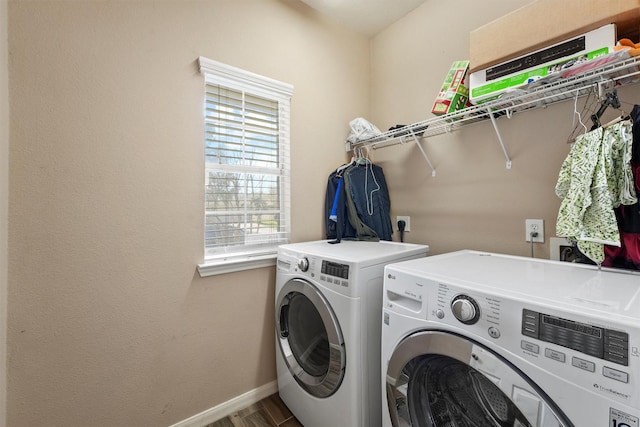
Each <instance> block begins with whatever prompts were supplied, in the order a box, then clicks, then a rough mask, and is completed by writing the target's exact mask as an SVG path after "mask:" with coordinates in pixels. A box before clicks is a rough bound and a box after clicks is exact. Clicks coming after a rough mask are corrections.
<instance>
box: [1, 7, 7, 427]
mask: <svg viewBox="0 0 640 427" xmlns="http://www.w3.org/2000/svg"><path fill="white" fill-rule="evenodd" d="M7 9H8V7H7V2H6V1H0V426H5V425H6V419H7V403H6V402H7V381H6V378H7V364H6V360H7V357H6V356H7V344H6V343H7V282H8V276H7V264H8V261H7V257H8V252H9V246H8V228H9V218H8V217H9V208H8V205H9V54H8V52H9V40H8V36H9V33H8V30H7V24H8V23H9V19H8V16H7Z"/></svg>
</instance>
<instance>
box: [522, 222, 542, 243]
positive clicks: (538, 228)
mask: <svg viewBox="0 0 640 427" xmlns="http://www.w3.org/2000/svg"><path fill="white" fill-rule="evenodd" d="M524 226H525V240H526V241H527V242H530V241H531V233H538V235H537V236H535V237H534V238H533V241H534V243H544V220H543V219H525V220H524Z"/></svg>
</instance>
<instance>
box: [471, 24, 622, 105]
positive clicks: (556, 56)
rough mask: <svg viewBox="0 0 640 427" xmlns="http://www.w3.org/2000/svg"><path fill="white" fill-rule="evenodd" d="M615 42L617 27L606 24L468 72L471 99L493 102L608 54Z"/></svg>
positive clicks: (474, 101) (478, 102)
mask: <svg viewBox="0 0 640 427" xmlns="http://www.w3.org/2000/svg"><path fill="white" fill-rule="evenodd" d="M615 43H616V26H615V24H607V25H603V26H602V27H600V28H596V29H595V30H592V31H589V32H587V33H585V34H581V35H579V36H576V37H574V38H572V39H569V40H565V41H563V42H561V43H557V44H555V45H551V46H550V47H547V48H544V49H541V50H537V51H532V52H529V53H527V54H526V55H524V56H520V57H517V58H514V59H511V60H509V61H506V62H504V63H501V64H497V65H494V66H492V67H489V68H485V69H482V70H478V71H474V72H472V73H470V75H469V100H470V101H471V103H472V104H475V105H477V104H480V103H483V102H486V101H490V100H492V99H494V98H496V97H498V96H501V95H502V94H503V93H505V92H508V91H513V90H516V89H518V88H524V87H525V86H526V85H528V84H529V83H533V82H535V81H537V80H538V79H542V78H545V77H551V76H553V75H558V74H561V73H562V72H563V71H564V70H567V69H570V68H571V67H573V66H577V65H579V64H583V63H586V62H589V61H593V60H596V59H599V58H602V57H606V56H609V54H611V53H612V52H613V50H614V46H615Z"/></svg>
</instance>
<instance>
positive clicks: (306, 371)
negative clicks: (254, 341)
mask: <svg viewBox="0 0 640 427" xmlns="http://www.w3.org/2000/svg"><path fill="white" fill-rule="evenodd" d="M276 334H277V337H278V343H279V344H280V345H279V347H280V351H281V352H282V355H283V356H284V360H285V361H286V364H287V367H288V368H289V372H290V373H291V375H293V378H295V380H296V381H297V383H298V384H300V386H301V387H302V388H304V389H305V390H306V391H308V392H309V393H310V394H311V395H313V396H316V397H321V398H322V397H328V396H331V395H332V394H333V393H335V392H336V390H337V389H338V387H340V384H341V383H342V379H343V378H344V370H345V364H346V353H345V346H344V339H343V338H342V332H341V331H340V325H339V324H338V320H337V318H336V316H335V314H334V313H333V310H332V309H331V306H330V305H329V303H328V301H327V300H326V298H325V297H324V296H323V295H322V294H321V293H320V291H318V289H317V288H316V287H315V286H313V285H312V284H311V283H309V282H307V281H305V280H302V279H291V280H289V281H288V282H287V283H286V284H285V285H284V287H283V288H282V290H281V291H280V293H279V295H278V297H277V298H276Z"/></svg>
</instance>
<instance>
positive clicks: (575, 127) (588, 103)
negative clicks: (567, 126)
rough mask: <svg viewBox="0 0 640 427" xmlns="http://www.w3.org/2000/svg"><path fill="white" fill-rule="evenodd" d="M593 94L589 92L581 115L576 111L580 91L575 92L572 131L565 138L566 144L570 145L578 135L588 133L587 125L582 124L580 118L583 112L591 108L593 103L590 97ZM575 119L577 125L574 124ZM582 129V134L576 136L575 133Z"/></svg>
mask: <svg viewBox="0 0 640 427" xmlns="http://www.w3.org/2000/svg"><path fill="white" fill-rule="evenodd" d="M593 94H594V91H589V94H588V96H587V99H586V101H585V103H584V106H583V107H582V113H580V112H579V111H578V97H579V95H580V90H576V95H575V96H574V97H573V130H572V131H571V133H570V134H569V137H568V138H567V143H568V144H572V143H573V142H574V141H575V140H576V138H577V137H578V136H579V135H582V134H585V133H587V132H589V129H588V128H587V125H585V124H584V122H583V121H582V116H583V115H584V113H585V111H589V110H590V109H591V108H592V104H593V101H594V100H592V95H593ZM576 117H577V119H578V120H577V121H578V123H576ZM580 127H582V129H584V132H582V133H580V134H576V131H577V130H578V129H579V128H580Z"/></svg>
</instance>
